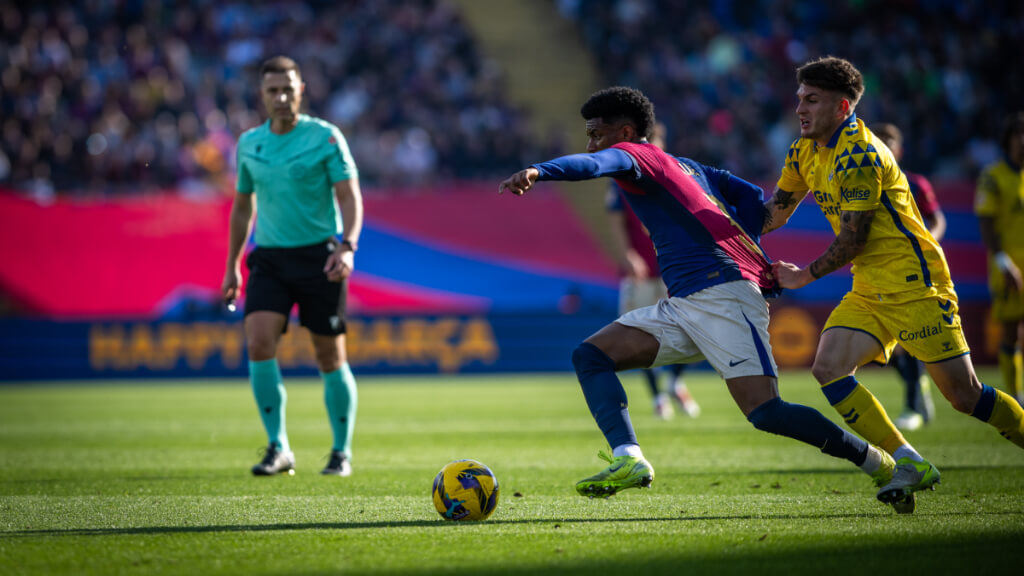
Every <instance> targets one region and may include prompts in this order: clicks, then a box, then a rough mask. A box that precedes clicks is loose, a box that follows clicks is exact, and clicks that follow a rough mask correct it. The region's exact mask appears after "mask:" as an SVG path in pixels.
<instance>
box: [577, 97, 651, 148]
mask: <svg viewBox="0 0 1024 576" xmlns="http://www.w3.org/2000/svg"><path fill="white" fill-rule="evenodd" d="M580 114H581V115H582V116H583V119H584V120H593V119H595V118H598V119H600V120H601V121H602V122H606V123H608V124H614V123H616V122H620V121H623V120H627V121H629V122H632V123H633V126H635V127H636V132H637V134H639V135H640V136H642V137H644V138H650V136H651V131H652V130H653V129H654V123H655V119H654V104H651V101H650V100H648V99H647V96H644V93H643V92H641V91H639V90H637V89H636V88H629V87H626V86H612V87H611V88H605V89H604V90H598V91H597V92H594V93H593V94H591V95H590V98H587V101H586V102H584V103H583V106H582V107H580Z"/></svg>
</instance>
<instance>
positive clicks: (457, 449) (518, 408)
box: [0, 369, 1024, 576]
mask: <svg viewBox="0 0 1024 576" xmlns="http://www.w3.org/2000/svg"><path fill="white" fill-rule="evenodd" d="M982 377H983V378H985V379H987V380H988V381H990V382H993V383H994V382H998V375H997V374H996V373H995V372H994V371H983V372H982ZM861 380H862V382H864V383H865V384H867V385H868V386H869V387H870V388H871V389H872V390H874V391H875V393H876V394H877V395H878V396H879V398H880V399H881V400H882V401H883V402H884V403H885V404H886V406H887V407H889V411H890V413H891V414H892V415H893V416H895V415H896V414H898V411H899V405H900V402H899V398H900V387H899V385H898V384H897V380H896V375H895V372H893V371H891V370H879V369H872V370H864V371H862V373H861ZM624 381H625V383H626V387H627V391H628V393H629V395H630V398H631V399H632V417H633V422H634V424H635V426H636V428H637V432H638V435H639V437H640V442H641V444H642V446H643V448H644V451H645V453H646V455H647V457H648V459H649V460H650V461H651V462H652V464H653V465H654V467H655V470H656V478H655V481H654V485H653V487H652V489H650V490H643V491H640V490H629V491H626V492H624V493H622V494H620V495H618V496H616V497H614V498H611V499H609V500H589V499H585V498H581V497H579V496H577V495H576V493H575V492H574V490H573V484H574V482H575V481H576V480H578V479H580V478H582V477H584V476H587V475H589V474H592V473H593V472H595V471H597V470H598V469H599V468H600V467H601V466H603V462H601V461H600V460H598V459H597V457H596V452H597V450H598V449H599V448H601V447H602V444H603V439H602V437H601V435H600V433H599V432H598V430H597V427H596V425H595V424H594V423H593V421H592V420H591V418H590V415H589V413H588V412H587V409H586V405H585V403H584V401H583V397H582V394H581V393H580V391H579V387H578V385H577V384H576V382H575V379H574V377H573V376H572V375H571V374H558V375H529V376H480V377H468V376H458V377H422V378H370V377H365V378H362V379H361V380H360V390H359V394H360V396H359V414H358V420H357V424H356V437H355V442H354V449H355V457H354V474H353V476H352V477H351V478H334V477H323V476H320V474H319V470H320V468H321V467H322V466H323V465H324V463H325V460H326V456H327V452H328V450H329V448H330V433H329V429H328V424H327V421H326V416H325V414H324V407H323V402H322V388H321V385H320V383H319V381H317V380H310V379H291V380H290V381H288V382H287V386H288V429H289V435H290V438H291V442H292V447H293V449H294V451H295V453H296V458H297V473H296V475H295V476H293V477H287V476H280V477H273V478H254V477H252V476H251V475H250V474H249V467H250V466H251V465H252V464H254V463H256V462H257V461H258V459H259V451H260V448H261V446H262V445H263V443H264V436H263V433H262V428H261V427H260V424H259V418H258V416H257V414H256V410H255V407H254V405H253V401H252V398H251V394H250V390H249V387H248V385H247V384H246V383H245V382H244V381H242V380H232V381H195V382H157V381H153V382H131V383H93V384H70V383H68V384H40V385H30V386H20V385H12V386H0V574H271V573H277V574H280V573H285V574H289V573H291V574H337V573H349V574H442V573H451V574H523V575H526V574H538V573H552V574H588V575H593V574H608V575H613V574H615V575H618V574H628V575H631V576H639V575H642V574H701V573H707V574H726V573H735V574H758V575H766V574H801V573H815V574H825V575H828V576H836V575H839V574H856V575H860V576H871V575H873V574H875V573H881V572H882V571H886V572H889V571H898V573H902V574H949V573H952V574H986V573H996V571H997V570H999V571H1006V572H1008V571H1009V570H1016V568H1017V566H1018V562H1017V557H1018V556H1019V554H1018V550H1019V549H1018V548H1017V546H1019V545H1020V544H1021V543H1022V542H1024V540H1022V538H1024V452H1022V451H1021V450H1020V449H1019V448H1017V447H1015V446H1014V445H1012V444H1010V443H1009V442H1007V441H1005V440H1003V439H1001V438H1000V437H999V436H998V435H997V434H996V432H995V431H994V430H993V429H991V428H990V427H988V426H986V425H983V424H982V423H980V422H978V421H976V420H974V419H973V418H970V417H967V416H964V415H960V414H956V413H954V412H953V410H952V408H950V407H949V405H948V404H947V403H945V402H943V401H941V399H939V398H937V400H938V418H937V422H936V423H934V424H933V425H931V426H929V427H927V428H925V429H923V430H921V431H919V432H915V433H911V434H908V438H909V439H910V440H911V441H912V442H913V443H914V444H915V445H916V446H917V447H918V449H919V450H920V451H921V452H922V453H924V454H925V455H926V456H928V457H929V458H930V459H931V460H932V461H933V462H934V463H935V464H936V465H937V466H938V467H939V469H940V470H941V472H942V484H941V486H940V487H939V489H938V490H937V491H935V492H927V493H924V494H923V495H920V497H919V499H918V510H917V513H916V514H914V515H913V516H897V515H895V514H894V513H893V512H892V510H891V509H889V508H887V507H886V506H884V505H882V504H880V503H878V502H877V501H876V500H875V498H874V489H873V488H872V485H871V482H870V480H869V479H868V477H867V476H866V475H864V474H863V473H861V472H860V471H859V470H856V469H855V468H854V467H852V466H850V465H849V464H847V463H845V462H841V461H838V460H834V459H832V458H829V457H827V456H824V455H822V454H820V453H819V452H818V451H817V450H815V449H814V448H812V447H810V446H806V445H803V444H799V443H797V442H794V441H792V440H788V439H784V438H780V437H776V436H771V435H768V434H764V433H761V432H758V431H756V430H754V429H753V427H751V426H750V425H749V424H748V423H747V422H746V420H745V419H744V418H743V416H742V415H741V414H740V412H739V410H738V409H737V408H736V407H735V405H733V403H732V401H731V399H730V398H729V395H728V393H727V391H726V389H725V386H724V384H723V383H722V382H721V381H719V380H718V379H717V377H715V376H714V375H713V374H711V373H708V372H695V373H692V374H690V375H689V376H688V381H689V382H690V384H691V387H692V389H693V392H694V395H695V396H696V397H697V399H698V400H699V402H700V403H701V406H702V408H703V415H702V416H701V417H700V418H698V419H686V418H683V417H681V416H678V415H677V416H676V418H675V419H673V420H671V421H659V420H656V419H654V417H653V415H652V410H651V407H650V401H649V398H648V395H647V392H646V390H645V389H644V387H643V386H642V385H641V382H640V378H639V377H638V375H636V374H627V375H625V376H624ZM780 388H781V390H782V395H783V398H785V399H787V400H789V401H792V402H802V403H805V404H809V405H811V406H814V407H815V408H817V409H819V410H821V411H822V412H823V413H825V414H826V415H827V416H829V417H830V418H834V419H836V420H838V416H837V415H836V414H835V412H834V411H833V410H832V409H831V408H830V407H829V406H828V405H827V403H826V401H825V399H824V396H822V395H821V393H820V392H819V391H818V386H817V385H816V384H815V383H814V382H813V380H812V379H811V377H810V375H809V374H808V373H806V372H788V373H784V374H783V375H782V380H781V384H780ZM458 458H475V459H478V460H480V461H482V462H484V463H486V464H487V465H488V466H490V467H491V469H492V470H494V472H495V474H496V476H497V477H498V479H499V481H500V485H501V498H500V501H499V503H498V508H497V511H496V512H495V513H494V515H493V516H492V517H491V519H490V520H488V521H486V522H483V523H476V524H472V523H455V522H445V521H444V520H442V519H441V517H440V516H439V515H438V514H437V512H436V511H435V510H434V508H433V505H432V503H431V499H430V486H431V482H432V481H433V478H434V475H435V474H436V473H437V471H438V470H439V469H440V468H441V466H443V465H444V464H445V463H447V462H448V461H450V460H453V459H458Z"/></svg>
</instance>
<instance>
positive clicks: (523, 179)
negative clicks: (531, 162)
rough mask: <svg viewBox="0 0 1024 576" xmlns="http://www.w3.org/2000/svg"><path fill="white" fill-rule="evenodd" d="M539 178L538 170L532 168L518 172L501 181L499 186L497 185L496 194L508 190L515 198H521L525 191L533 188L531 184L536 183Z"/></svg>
mask: <svg viewBox="0 0 1024 576" xmlns="http://www.w3.org/2000/svg"><path fill="white" fill-rule="evenodd" d="M539 176H540V170H537V169H536V168H533V167H530V168H527V169H525V170H520V171H519V172H516V173H515V174H513V175H511V176H509V177H508V178H506V179H505V180H503V181H502V182H501V184H499V185H498V194H501V193H502V192H504V191H505V190H508V191H509V192H511V193H513V194H515V195H516V196H522V195H523V194H524V193H526V191H527V190H529V189H530V188H533V184H534V183H535V182H537V178H538V177H539Z"/></svg>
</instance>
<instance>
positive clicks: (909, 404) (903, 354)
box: [871, 122, 946, 431]
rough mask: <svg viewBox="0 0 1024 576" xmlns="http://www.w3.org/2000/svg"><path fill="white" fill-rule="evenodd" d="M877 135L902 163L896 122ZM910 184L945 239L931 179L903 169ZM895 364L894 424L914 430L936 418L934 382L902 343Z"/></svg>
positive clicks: (877, 127) (925, 216)
mask: <svg viewBox="0 0 1024 576" xmlns="http://www.w3.org/2000/svg"><path fill="white" fill-rule="evenodd" d="M871 130H872V131H873V132H874V133H875V136H878V138H879V139H880V140H881V141H882V142H883V143H884V144H885V145H886V147H888V148H889V151H891V152H892V156H893V158H895V159H896V163H897V164H898V163H899V162H900V160H901V159H902V158H903V132H901V131H900V129H899V128H898V127H897V126H896V125H895V124H888V123H885V122H880V123H877V124H872V125H871ZM903 174H904V175H906V177H907V183H908V184H910V194H911V195H912V196H913V197H914V203H915V204H917V209H918V211H919V212H920V213H921V219H922V220H923V221H924V225H925V227H926V228H927V229H928V232H930V233H931V235H932V238H935V241H936V242H941V241H942V236H943V235H944V234H945V233H946V215H945V214H944V213H943V212H942V208H941V207H940V206H939V200H938V198H936V197H935V191H934V190H933V189H932V184H931V182H929V181H928V179H927V178H925V177H924V176H922V175H920V174H915V173H913V172H907V171H904V172H903ZM891 364H892V366H893V368H895V369H896V371H897V372H898V373H899V375H900V378H902V379H903V389H904V397H903V399H904V401H903V412H902V413H900V415H899V416H897V417H896V420H895V421H894V424H896V427H897V428H899V429H900V430H907V431H914V430H917V429H919V428H920V427H921V426H924V425H925V424H928V423H929V422H931V421H932V419H933V418H935V402H934V401H932V394H931V384H930V383H929V381H928V377H927V376H926V375H925V368H924V363H923V362H921V361H920V360H918V359H917V358H914V357H913V356H911V355H910V354H907V351H906V350H904V349H903V347H902V346H897V347H896V348H895V349H894V350H893V352H892V360H891Z"/></svg>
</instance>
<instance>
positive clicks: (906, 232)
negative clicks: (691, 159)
mask: <svg viewBox="0 0 1024 576" xmlns="http://www.w3.org/2000/svg"><path fill="white" fill-rule="evenodd" d="M778 186H779V189H781V190H786V191H787V192H797V193H799V192H804V191H807V190H810V191H811V192H812V193H813V194H814V199H815V200H817V202H818V206H819V207H820V208H821V211H822V212H823V213H824V214H825V217H826V218H827V219H828V221H829V224H831V225H832V231H833V232H835V233H836V234H839V229H840V226H839V215H840V212H842V211H844V210H845V211H850V212H863V211H867V210H874V211H875V218H874V220H873V221H872V223H871V232H870V234H869V235H868V242H867V245H866V246H865V247H864V251H863V252H861V253H860V255H859V256H857V257H856V258H854V259H853V268H852V269H853V291H854V292H857V293H859V294H892V293H896V292H903V291H906V290H912V289H915V288H922V287H927V286H936V285H947V284H948V285H952V281H951V280H950V276H949V266H948V265H947V264H946V256H945V255H944V254H943V253H942V248H940V247H939V244H938V242H936V241H935V239H934V238H933V237H932V235H931V233H929V232H928V228H927V227H926V226H925V225H924V221H923V220H922V219H921V213H920V212H918V210H917V204H916V203H915V202H914V197H913V195H912V194H911V192H910V185H909V184H908V183H907V177H906V176H904V175H903V172H902V171H901V170H900V167H899V165H898V164H897V163H896V159H895V158H893V155H892V152H890V151H889V149H888V148H887V147H886V146H885V144H883V143H882V141H881V140H880V139H878V138H877V137H876V136H875V135H874V134H873V133H872V132H871V131H870V130H868V128H867V126H865V125H864V122H862V121H861V120H859V119H857V116H856V115H851V116H850V118H849V119H848V121H847V122H846V123H844V124H843V125H842V126H840V127H839V128H838V129H837V130H836V133H835V134H833V135H832V139H831V140H830V141H829V143H828V145H827V146H819V145H818V143H817V142H815V141H814V140H811V139H810V138H801V139H799V140H797V141H796V142H793V144H792V145H791V146H790V148H789V154H788V155H787V156H786V163H785V165H784V166H783V168H782V176H781V177H779V182H778Z"/></svg>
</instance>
